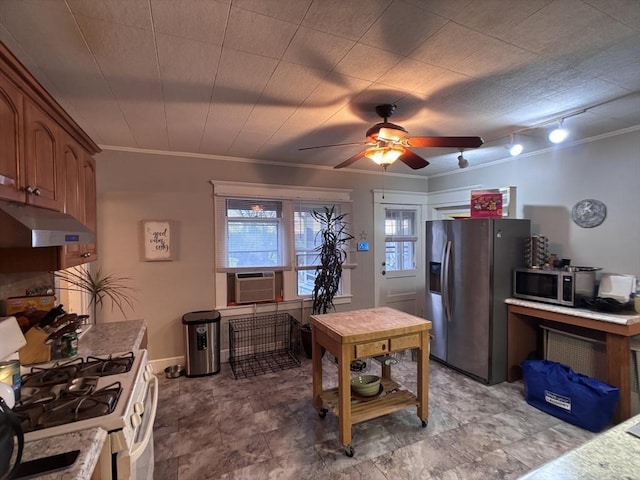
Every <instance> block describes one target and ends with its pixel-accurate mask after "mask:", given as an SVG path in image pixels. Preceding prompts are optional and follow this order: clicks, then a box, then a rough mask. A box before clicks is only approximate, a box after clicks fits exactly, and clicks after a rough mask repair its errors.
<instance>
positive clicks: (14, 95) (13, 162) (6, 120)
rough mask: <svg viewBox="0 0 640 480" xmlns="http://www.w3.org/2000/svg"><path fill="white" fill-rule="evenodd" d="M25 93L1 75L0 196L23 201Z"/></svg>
mask: <svg viewBox="0 0 640 480" xmlns="http://www.w3.org/2000/svg"><path fill="white" fill-rule="evenodd" d="M22 102H23V98H22V93H21V92H20V90H18V89H17V88H16V87H15V86H14V85H13V83H11V82H9V80H7V79H6V78H4V77H3V76H2V75H0V198H4V199H7V200H13V201H16V202H24V198H25V193H24V191H23V190H22V189H21V180H22V176H23V174H24V172H23V171H22V170H21V169H22V145H23V143H22V142H23V141H22V123H21V122H22Z"/></svg>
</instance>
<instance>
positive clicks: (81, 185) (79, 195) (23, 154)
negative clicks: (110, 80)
mask: <svg viewBox="0 0 640 480" xmlns="http://www.w3.org/2000/svg"><path fill="white" fill-rule="evenodd" d="M99 152H100V148H99V147H98V146H97V145H96V144H95V142H94V141H93V140H92V139H91V138H90V137H89V136H88V135H87V134H86V133H85V132H84V131H83V130H82V129H81V128H80V126H79V125H78V124H77V123H76V122H75V121H74V120H73V119H72V118H71V117H70V116H69V114H68V113H67V112H66V111H65V110H64V109H63V108H62V107H61V106H60V104H58V102H56V100H55V99H54V98H53V97H52V96H51V95H50V94H49V92H47V91H46V90H45V88H44V87H43V86H42V85H41V84H40V83H39V82H38V81H37V80H36V79H35V78H34V77H33V76H32V75H31V74H30V73H29V71H28V70H27V69H26V67H25V66H24V65H23V64H22V63H21V62H20V61H19V60H18V59H17V58H16V57H15V56H14V55H13V54H12V53H11V52H10V51H9V49H8V48H7V47H6V45H5V44H4V43H2V42H1V41H0V199H3V200H10V201H14V202H22V203H28V204H31V205H34V206H37V207H42V208H48V209H51V210H57V211H60V212H65V213H68V214H69V215H72V216H74V217H75V218H77V219H78V220H79V221H80V222H81V223H83V224H84V225H86V226H87V227H88V228H89V229H90V230H92V231H93V232H96V225H97V221H96V178H95V173H96V170H95V161H94V159H93V158H92V155H95V154H96V153H99ZM7 258H11V261H10V262H9V261H3V260H6V259H7ZM96 258H97V251H96V244H95V243H91V244H87V245H67V246H64V247H42V248H14V249H7V248H5V249H2V250H1V251H0V271H1V272H27V271H47V270H59V269H61V268H67V267H68V266H72V265H79V264H81V263H86V262H90V261H93V260H95V259H96Z"/></svg>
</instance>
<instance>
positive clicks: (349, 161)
mask: <svg viewBox="0 0 640 480" xmlns="http://www.w3.org/2000/svg"><path fill="white" fill-rule="evenodd" d="M362 157H364V150H363V151H361V152H359V153H356V154H355V155H353V156H351V157H349V158H347V159H346V160H345V161H344V162H342V163H341V164H339V165H336V166H335V167H333V168H344V167H348V166H349V165H351V164H352V163H356V162H357V161H358V160H360V159H361V158H362Z"/></svg>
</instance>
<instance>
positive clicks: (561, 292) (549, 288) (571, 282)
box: [513, 268, 596, 307]
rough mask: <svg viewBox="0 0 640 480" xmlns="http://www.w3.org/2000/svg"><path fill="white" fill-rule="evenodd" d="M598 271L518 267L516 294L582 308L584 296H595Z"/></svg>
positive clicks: (515, 275) (515, 281)
mask: <svg viewBox="0 0 640 480" xmlns="http://www.w3.org/2000/svg"><path fill="white" fill-rule="evenodd" d="M595 285H596V272H595V269H593V270H579V271H566V270H561V269H553V270H544V269H540V268H516V269H514V270H513V296H514V297H516V298H522V299H525V300H532V301H535V302H544V303H555V304H556V305H564V306H567V307H579V306H581V304H582V300H583V299H584V298H593V296H594V293H595V292H594V290H595Z"/></svg>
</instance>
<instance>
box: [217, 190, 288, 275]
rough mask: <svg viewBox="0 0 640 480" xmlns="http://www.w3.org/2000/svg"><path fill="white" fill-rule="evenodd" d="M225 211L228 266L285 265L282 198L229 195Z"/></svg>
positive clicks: (257, 266) (258, 266) (226, 263)
mask: <svg viewBox="0 0 640 480" xmlns="http://www.w3.org/2000/svg"><path fill="white" fill-rule="evenodd" d="M225 212H226V217H227V228H226V244H227V251H226V262H225V265H226V266H227V267H256V268H262V267H265V268H268V267H278V266H282V265H284V261H283V242H282V237H283V235H284V232H283V231H282V230H283V228H282V202H281V201H275V200H272V201H269V200H257V199H254V200H250V199H240V198H228V199H227V200H226V208H225Z"/></svg>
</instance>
